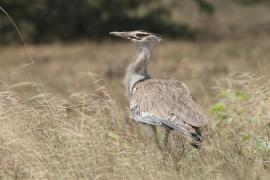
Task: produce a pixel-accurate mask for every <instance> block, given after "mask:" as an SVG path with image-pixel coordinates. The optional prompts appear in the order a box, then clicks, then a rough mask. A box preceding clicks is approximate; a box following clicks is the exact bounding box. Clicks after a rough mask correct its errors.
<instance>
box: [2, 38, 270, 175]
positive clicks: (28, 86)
mask: <svg viewBox="0 0 270 180" xmlns="http://www.w3.org/2000/svg"><path fill="white" fill-rule="evenodd" d="M269 47H270V41H269V37H265V38H251V39H248V38H245V39H242V40H240V39H239V40H226V41H220V42H185V41H167V42H166V41H165V42H164V43H163V44H161V46H160V47H159V48H158V49H156V51H155V54H154V56H153V59H152V61H151V65H150V71H151V72H152V75H153V76H154V77H156V78H174V79H178V80H182V81H184V82H185V83H186V84H187V85H188V87H189V88H190V90H191V91H192V94H193V95H194V97H195V99H196V101H198V102H199V103H200V104H201V105H202V107H203V109H204V110H205V112H206V113H207V114H208V117H209V124H208V126H207V127H205V128H204V129H203V133H204V144H203V146H202V148H201V150H199V151H198V150H195V149H192V147H191V146H190V145H189V144H187V143H186V142H185V140H183V139H182V138H181V136H179V135H178V134H177V133H173V134H172V135H171V136H170V139H169V140H170V146H171V150H168V149H165V148H163V149H162V150H159V149H158V148H157V147H156V146H155V143H154V141H153V139H152V138H151V137H148V136H147V132H145V131H144V129H143V128H142V126H140V125H138V124H136V123H135V122H133V121H132V120H131V119H130V118H129V116H128V113H127V102H126V101H125V97H124V88H123V86H122V78H123V76H124V73H125V68H126V66H127V64H128V62H129V61H130V59H131V58H132V55H133V54H134V53H135V48H134V46H133V45H131V44H130V43H126V42H111V41H108V42H100V43H96V42H83V43H80V44H79V43H77V44H57V43H56V44H51V45H37V46H29V50H30V54H31V55H32V58H33V59H34V64H31V65H27V66H24V65H26V64H28V63H29V62H30V59H29V57H28V56H27V53H26V51H25V49H24V47H22V46H10V47H0V54H1V57H0V80H1V81H0V179H79V178H80V179H81V178H82V179H224V180H225V179H269V178H270V140H269V139H270V133H269V132H270V112H269V106H270V99H269V95H270V81H269V77H270V71H269V69H270V51H269ZM158 133H159V138H160V140H162V138H163V135H164V132H163V130H162V129H158Z"/></svg>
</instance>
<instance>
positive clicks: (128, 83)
mask: <svg viewBox="0 0 270 180" xmlns="http://www.w3.org/2000/svg"><path fill="white" fill-rule="evenodd" d="M151 49H152V48H151V46H148V45H147V44H137V56H136V57H135V60H134V61H133V62H132V63H131V64H130V65H129V66H128V69H127V72H126V76H125V79H124V84H125V88H126V95H127V96H128V98H129V97H130V95H131V92H132V88H133V87H134V85H135V84H136V83H137V82H140V81H143V80H145V79H149V78H150V75H149V74H148V72H147V65H148V62H149V59H150V57H151V53H150V51H151Z"/></svg>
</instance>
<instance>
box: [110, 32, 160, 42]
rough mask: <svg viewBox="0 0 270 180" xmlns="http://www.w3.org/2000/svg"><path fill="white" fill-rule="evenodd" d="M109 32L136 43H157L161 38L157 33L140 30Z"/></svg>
mask: <svg viewBox="0 0 270 180" xmlns="http://www.w3.org/2000/svg"><path fill="white" fill-rule="evenodd" d="M109 34H110V35H114V36H118V37H122V38H125V39H128V40H130V41H132V42H135V43H136V44H149V45H157V44H159V43H160V42H161V41H162V38H161V37H160V36H159V35H157V34H154V33H150V32H146V31H141V30H138V31H123V32H110V33H109Z"/></svg>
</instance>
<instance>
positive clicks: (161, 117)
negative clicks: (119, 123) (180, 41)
mask: <svg viewBox="0 0 270 180" xmlns="http://www.w3.org/2000/svg"><path fill="white" fill-rule="evenodd" d="M110 34H111V35H115V36H119V37H122V38H126V39H128V40H130V41H132V42H134V43H135V44H136V46H137V55H136V57H135V59H134V60H133V62H132V63H131V64H130V65H129V66H128V68H127V71H126V75H125V79H124V85H125V88H126V95H127V97H128V100H129V106H130V113H131V117H132V119H134V120H135V121H136V122H140V123H144V124H148V125H151V127H152V130H153V131H154V133H155V136H156V139H157V135H156V126H164V127H166V129H167V131H166V132H167V133H166V137H165V141H167V139H168V135H169V132H170V131H171V130H175V131H178V132H180V133H181V134H182V135H183V136H184V137H185V138H186V139H187V140H188V141H189V142H190V143H191V145H192V146H193V147H195V148H199V147H200V145H201V142H202V136H201V130H200V127H202V126H204V125H205V124H206V123H207V117H206V115H205V114H204V113H203V110H202V108H201V107H200V106H199V105H198V104H197V103H196V102H194V101H193V99H192V96H191V94H190V91H189V90H188V88H187V86H186V85H185V84H184V83H183V82H180V81H177V80H161V79H153V78H152V77H151V76H150V74H149V73H148V70H147V66H148V63H149V61H150V58H151V52H152V50H153V48H154V47H156V46H157V45H158V44H159V43H160V42H161V41H162V38H161V37H160V36H159V35H157V34H154V33H150V32H145V31H141V30H139V31H125V32H111V33H110ZM165 143H166V142H165Z"/></svg>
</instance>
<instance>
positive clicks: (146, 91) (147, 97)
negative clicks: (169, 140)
mask: <svg viewBox="0 0 270 180" xmlns="http://www.w3.org/2000/svg"><path fill="white" fill-rule="evenodd" d="M130 105H131V106H134V105H136V106H138V108H139V113H148V114H151V115H153V116H155V117H157V118H160V119H164V120H165V119H167V118H168V117H170V116H171V115H175V116H176V117H177V119H179V121H180V120H181V121H184V122H186V123H188V124H190V125H192V126H195V127H201V126H204V125H205V124H206V123H207V118H206V115H205V114H204V113H203V110H202V108H201V107H200V106H199V105H198V104H197V103H196V102H194V101H193V99H192V97H191V94H190V92H189V90H188V88H187V87H186V85H185V84H184V83H182V82H180V81H176V80H158V79H148V80H145V81H142V82H139V83H137V84H136V85H135V86H134V88H133V92H132V95H131V99H130Z"/></svg>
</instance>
